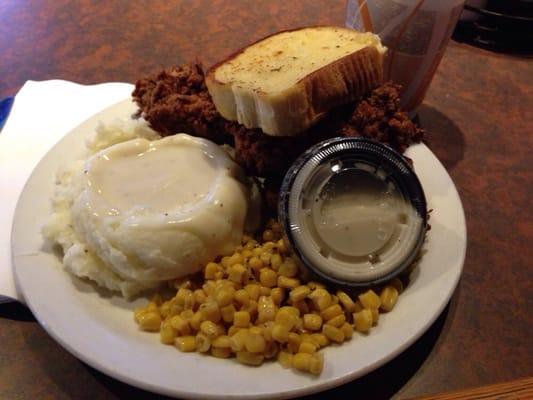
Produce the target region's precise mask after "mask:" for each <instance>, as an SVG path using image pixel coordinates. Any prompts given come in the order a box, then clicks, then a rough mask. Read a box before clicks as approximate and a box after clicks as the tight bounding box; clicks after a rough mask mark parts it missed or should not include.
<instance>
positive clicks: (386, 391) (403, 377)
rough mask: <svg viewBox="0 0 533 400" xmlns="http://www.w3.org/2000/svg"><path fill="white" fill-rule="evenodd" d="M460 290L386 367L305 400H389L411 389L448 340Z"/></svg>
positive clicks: (304, 399)
mask: <svg viewBox="0 0 533 400" xmlns="http://www.w3.org/2000/svg"><path fill="white" fill-rule="evenodd" d="M458 292H459V287H458V289H457V290H456V292H455V294H454V295H453V297H452V299H451V300H450V302H449V303H448V305H447V306H446V308H445V309H444V310H443V312H442V313H441V314H440V315H439V317H438V318H437V319H436V321H435V322H434V323H433V324H432V325H431V326H430V328H429V329H428V330H427V331H426V332H425V333H424V334H423V335H422V336H421V337H420V338H419V339H418V340H417V341H416V342H415V343H414V344H412V345H411V346H410V347H408V348H407V350H405V351H404V352H403V353H401V354H400V355H398V356H397V357H395V358H394V359H392V360H391V361H389V362H388V363H387V364H385V365H384V366H382V367H380V368H378V369H376V370H374V371H372V372H370V373H368V374H367V375H365V376H363V377H361V378H359V379H357V380H355V381H352V382H349V383H347V384H345V385H342V386H339V387H336V388H333V389H330V390H329V391H326V392H322V393H316V394H313V395H310V396H305V397H302V398H301V400H318V399H321V400H330V399H331V400H333V399H349V398H350V399H351V398H355V397H357V398H362V399H367V400H385V399H391V398H393V397H394V396H395V395H398V394H399V392H400V391H402V390H405V389H406V388H407V387H408V383H409V381H410V380H411V379H412V378H413V376H415V374H416V373H417V371H418V370H420V368H421V367H422V366H423V365H424V364H425V363H427V362H428V361H429V360H430V359H431V353H432V351H433V349H434V348H436V347H438V345H439V343H440V342H441V341H442V340H444V338H445V337H446V332H447V331H448V329H449V324H450V322H449V321H452V320H453V319H454V315H455V312H456V305H457V298H458Z"/></svg>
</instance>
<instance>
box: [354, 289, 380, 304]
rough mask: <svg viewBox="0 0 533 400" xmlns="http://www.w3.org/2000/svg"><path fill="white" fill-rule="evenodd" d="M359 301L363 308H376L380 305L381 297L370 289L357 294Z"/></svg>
mask: <svg viewBox="0 0 533 400" xmlns="http://www.w3.org/2000/svg"><path fill="white" fill-rule="evenodd" d="M359 301H360V302H361V304H362V305H363V307H364V308H369V309H371V308H375V309H378V308H379V306H380V305H381V299H380V298H379V296H378V295H377V294H376V292H374V291H373V290H372V289H370V290H367V291H366V292H365V293H363V294H360V295H359Z"/></svg>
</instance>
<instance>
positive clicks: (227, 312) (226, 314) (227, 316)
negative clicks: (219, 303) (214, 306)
mask: <svg viewBox="0 0 533 400" xmlns="http://www.w3.org/2000/svg"><path fill="white" fill-rule="evenodd" d="M235 312H236V310H235V306H234V305H233V304H230V305H229V306H226V307H222V308H221V309H220V314H221V315H222V320H223V321H224V322H226V323H227V324H229V323H232V322H233V316H234V315H235Z"/></svg>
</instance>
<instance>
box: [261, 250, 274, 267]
mask: <svg viewBox="0 0 533 400" xmlns="http://www.w3.org/2000/svg"><path fill="white" fill-rule="evenodd" d="M271 257H272V254H270V253H269V252H268V251H265V250H263V252H262V253H261V255H260V256H259V258H260V259H261V261H262V262H263V265H264V266H269V265H270V258H271Z"/></svg>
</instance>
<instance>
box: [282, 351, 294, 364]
mask: <svg viewBox="0 0 533 400" xmlns="http://www.w3.org/2000/svg"><path fill="white" fill-rule="evenodd" d="M293 357H294V356H293V355H292V354H291V353H289V352H286V351H280V352H279V353H278V361H279V363H280V364H281V366H282V367H283V368H291V367H292V358H293Z"/></svg>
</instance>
